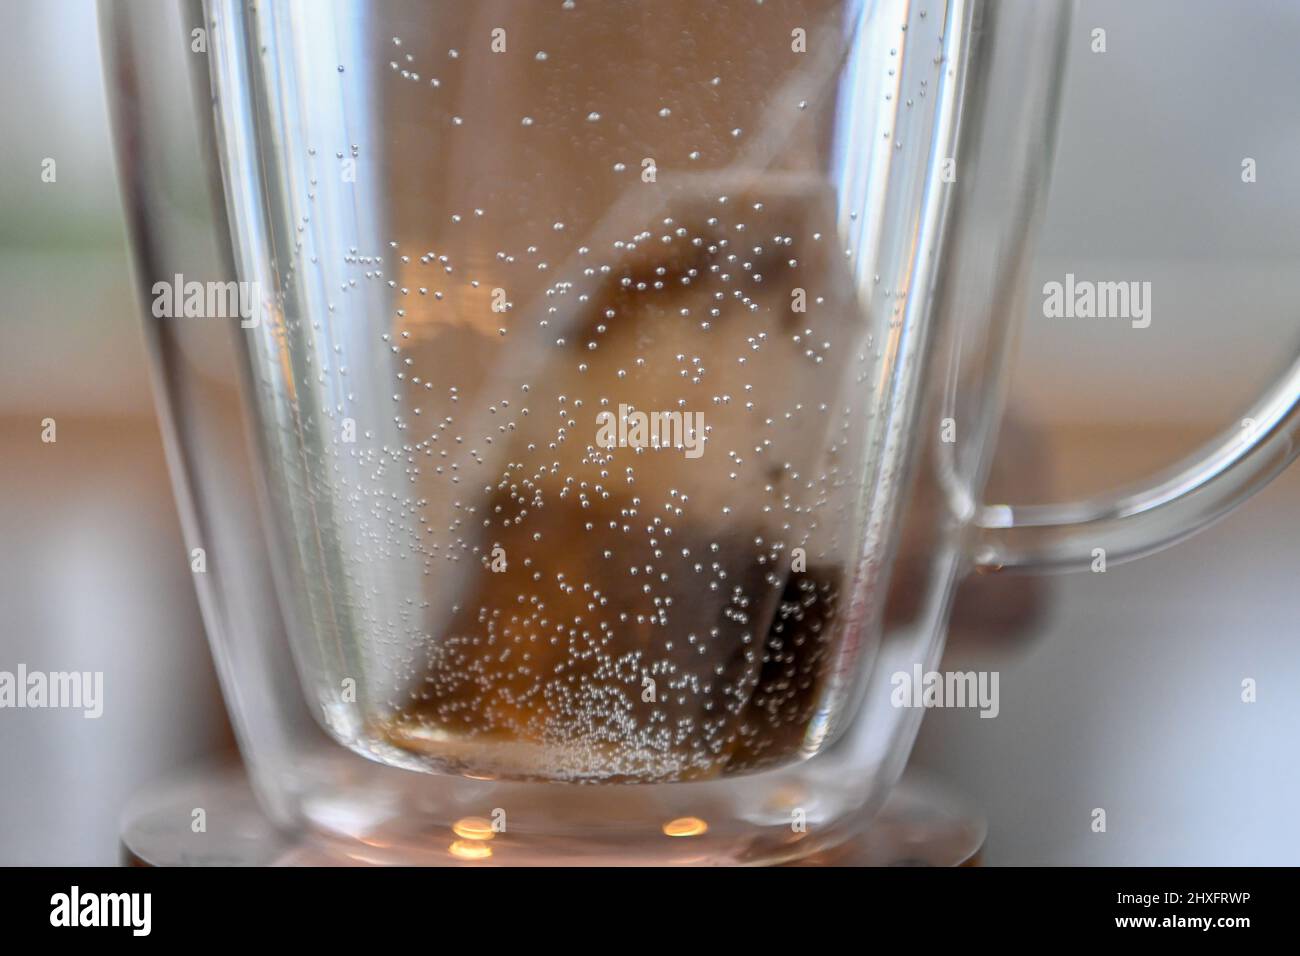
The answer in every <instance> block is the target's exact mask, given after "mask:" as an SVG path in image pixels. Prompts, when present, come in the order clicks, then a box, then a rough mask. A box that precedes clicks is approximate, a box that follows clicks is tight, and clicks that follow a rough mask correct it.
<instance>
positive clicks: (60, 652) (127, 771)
mask: <svg viewBox="0 0 1300 956" xmlns="http://www.w3.org/2000/svg"><path fill="white" fill-rule="evenodd" d="M131 2H144V3H148V2H152V0H131ZM1076 9H1077V13H1076V18H1075V23H1074V37H1073V40H1072V42H1071V61H1070V65H1069V70H1068V74H1067V81H1066V88H1065V96H1064V104H1063V118H1062V125H1061V133H1060V140H1059V148H1058V158H1057V163H1056V168H1055V173H1054V179H1053V190H1052V196H1051V200H1050V203H1049V207H1048V213H1047V218H1046V221H1045V228H1044V230H1043V233H1042V236H1041V239H1040V242H1039V245H1038V249H1037V256H1036V266H1035V270H1034V277H1035V279H1034V282H1035V286H1036V288H1041V286H1042V284H1043V283H1044V282H1047V281H1050V280H1061V279H1063V277H1064V275H1065V273H1067V272H1072V273H1074V274H1075V275H1076V276H1078V277H1080V278H1111V279H1135V280H1137V279H1141V280H1149V281H1151V283H1152V287H1153V313H1152V314H1153V321H1152V324H1151V326H1150V328H1147V329H1143V330H1140V331H1138V330H1133V329H1131V328H1129V327H1128V325H1127V324H1126V323H1123V322H1098V321H1087V320H1070V319H1052V320H1049V319H1045V318H1043V317H1042V315H1041V309H1039V308H1038V303H1039V302H1040V301H1041V300H1040V299H1039V298H1038V297H1037V296H1031V297H1030V300H1029V301H1030V304H1031V310H1030V312H1029V313H1028V314H1026V315H1025V316H1024V317H1023V323H1022V329H1023V331H1022V334H1021V341H1020V348H1019V353H1018V360H1017V364H1016V371H1015V375H1014V380H1013V394H1012V399H1011V407H1010V410H1009V422H1010V424H1009V426H1008V437H1007V440H1006V441H1005V442H1004V445H1005V447H1004V449H1003V450H1004V452H1006V453H1007V454H1004V456H1003V458H1002V460H1001V462H1000V463H999V467H998V469H997V473H996V474H995V476H994V480H993V487H992V488H991V489H990V496H991V498H992V499H996V500H1002V499H1003V498H1006V499H1010V500H1017V501H1021V500H1026V499H1027V498H1033V499H1037V500H1044V501H1046V500H1053V499H1059V498H1064V497H1067V496H1077V495H1082V494H1087V493H1090V492H1096V491H1101V490H1103V489H1105V488H1108V487H1112V486H1114V485H1117V484H1120V483H1123V482H1126V481H1129V480H1132V479H1136V478H1138V477H1140V476H1142V475H1143V474H1145V473H1147V472H1149V471H1150V470H1152V469H1153V468H1155V467H1159V466H1161V465H1164V464H1167V463H1169V462H1171V461H1173V460H1174V459H1176V458H1179V457H1181V456H1182V455H1184V454H1186V453H1189V452H1190V451H1191V450H1192V449H1193V448H1195V447H1196V446H1197V445H1198V444H1199V443H1200V442H1202V441H1204V440H1205V439H1207V438H1209V437H1210V436H1211V435H1212V434H1214V433H1215V432H1217V431H1218V430H1220V429H1222V428H1224V427H1225V426H1227V425H1229V424H1230V423H1233V422H1236V421H1238V420H1239V419H1240V417H1241V415H1242V413H1243V411H1244V409H1245V408H1246V407H1247V405H1248V404H1249V402H1250V401H1251V399H1252V398H1253V397H1254V396H1255V395H1256V393H1257V392H1258V391H1259V390H1260V388H1261V387H1262V386H1263V385H1264V383H1266V382H1267V381H1269V380H1270V379H1271V378H1273V377H1274V376H1275V375H1276V374H1277V373H1278V372H1279V371H1281V369H1283V368H1284V367H1285V366H1286V365H1287V364H1288V363H1289V362H1290V361H1291V359H1292V357H1293V356H1294V354H1295V349H1296V347H1297V345H1298V344H1300V295H1298V294H1297V293H1298V292H1300V272H1298V271H1297V270H1296V268H1295V263H1296V262H1297V260H1298V258H1300V178H1298V177H1297V176H1296V175H1295V169H1296V168H1297V162H1298V161H1300V115H1298V113H1300V108H1298V107H1297V106H1296V99H1295V91H1296V90H1297V89H1300V58H1297V57H1296V55H1295V50H1296V49H1297V46H1298V45H1300V7H1298V6H1297V5H1296V4H1295V3H1294V2H1292V0H1244V2H1232V3H1229V2H1228V0H1147V2H1144V3H1140V4H1136V3H1131V2H1126V0H1083V2H1081V3H1079V4H1078V5H1077V7H1076ZM1098 27H1099V28H1102V29H1105V30H1106V36H1107V51H1106V53H1104V54H1095V53H1092V52H1091V50H1090V37H1091V32H1092V30H1093V29H1094V28H1098ZM0 107H2V115H3V124H2V127H0V130H2V134H0V612H3V613H2V615H0V669H3V670H11V671H12V670H14V669H15V668H16V666H17V664H18V663H19V662H22V663H25V664H26V665H27V667H28V668H29V669H33V670H69V669H75V670H90V671H96V670H99V671H103V672H104V674H105V687H106V691H105V694H106V700H107V706H106V707H105V710H104V715H103V717H102V718H100V719H99V720H85V719H83V718H82V716H81V714H80V712H78V711H60V710H36V711H33V710H10V709H6V710H3V711H0V768H3V770H2V771H0V779H2V780H3V786H0V864H51V863H83V864H111V863H114V862H116V861H117V859H118V846H117V821H118V816H119V814H120V812H121V809H122V806H123V804H124V802H125V800H126V799H127V797H128V796H129V795H130V794H131V793H133V792H135V791H137V790H138V789H139V788H141V787H142V786H143V785H145V784H147V783H148V782H149V781H150V780H153V779H155V778H158V777H160V776H163V775H167V774H170V773H172V772H174V771H176V770H179V769H181V768H183V767H185V766H186V765H189V764H191V763H193V762H195V761H199V760H202V759H205V758H207V757H210V756H211V755H213V754H216V753H219V752H222V751H227V750H229V748H230V747H231V746H232V744H231V739H230V735H229V730H228V728H227V725H226V722H225V717H224V714H223V711H222V707H221V701H220V696H219V693H218V691H217V688H216V682H215V677H214V674H213V670H212V666H211V663H210V659H209V656H208V651H207V647H206V644H205V642H204V638H203V631H202V625H201V623H200V620H199V616H198V611H197V606H196V602H195V598H194V594H193V589H192V581H191V575H190V572H189V568H188V563H187V561H186V555H185V550H184V547H183V545H182V543H181V539H180V533H179V527H178V523H177V519H176V516H175V510H174V506H173V504H172V497H171V490H170V485H169V482H168V479H167V475H166V470H165V465H164V461H163V456H162V450H161V446H160V440H159V435H158V430H157V427H156V424H155V419H154V412H153V408H152V404H151V399H150V394H149V380H148V379H149V375H148V368H147V365H146V362H145V353H144V349H143V339H142V337H141V334H140V332H139V329H138V328H137V322H138V318H137V313H136V308H137V306H136V304H135V302H134V300H133V293H132V288H131V284H130V275H129V263H128V258H127V249H126V244H125V232H124V225H123V221H122V214H121V209H120V205H119V199H118V193H117V189H116V184H115V182H114V177H113V167H112V156H111V150H110V145H109V134H108V126H107V115H106V108H105V101H104V93H103V88H102V82H101V79H100V54H99V45H98V37H97V33H96V21H95V9H94V4H93V3H92V2H91V0H5V2H4V3H3V4H0ZM1247 157H1249V158H1252V159H1254V160H1255V162H1256V169H1257V181H1256V182H1254V183H1250V184H1247V183H1243V182H1242V178H1241V164H1242V161H1243V159H1245V158H1247ZM46 159H54V160H55V161H56V163H57V167H56V168H57V179H56V181H55V182H53V183H45V182H42V179H41V170H42V163H43V161H44V160H46ZM45 418H54V419H55V420H56V421H57V428H58V441H57V442H56V443H53V444H46V443H43V442H42V441H41V439H40V435H41V428H42V424H41V423H42V420H43V419H45ZM1297 569H1300V469H1296V468H1293V469H1292V470H1291V471H1290V472H1289V473H1288V474H1285V475H1283V476H1282V477H1281V478H1279V479H1278V480H1277V481H1275V482H1274V483H1273V484H1272V485H1271V486H1270V487H1269V488H1267V489H1266V490H1265V491H1263V492H1262V493H1261V494H1259V495H1258V496H1257V497H1256V498H1255V499H1253V500H1252V501H1250V502H1249V503H1247V504H1246V505H1245V506H1244V507H1243V508H1241V509H1240V510H1239V511H1238V512H1237V513H1235V514H1234V515H1233V516H1231V517H1230V518H1228V519H1227V520H1225V521H1223V522H1221V523H1220V524H1218V525H1216V526H1215V527H1213V528H1212V529H1210V530H1209V531H1207V532H1205V533H1203V534H1201V535H1199V536H1197V537H1196V538H1193V539H1192V540H1191V541H1189V542H1186V543H1184V544H1183V545H1181V546H1179V547H1177V548H1174V549H1173V550H1170V551H1167V552H1165V553H1163V554H1160V555H1156V556H1154V557H1150V558H1147V559H1145V560H1143V561H1140V562H1137V563H1135V564H1131V565H1125V566H1122V567H1116V568H1112V569H1110V570H1109V571H1108V572H1107V573H1105V574H1079V575H1074V576H1069V577H1058V578H1051V579H1034V580H1028V579H1011V578H1005V579H1003V578H999V579H987V578H981V579H974V580H971V581H969V582H967V583H966V584H965V585H964V586H963V590H962V594H961V597H960V599H959V601H958V611H957V614H956V616H955V619H954V626H953V634H952V637H951V639H950V644H949V652H948V654H947V657H946V660H945V667H948V668H960V669H967V668H980V669H993V670H998V671H1000V672H1001V713H1000V715H999V716H998V718H997V719H996V720H981V719H979V716H978V712H977V711H974V710H957V711H935V712H932V713H931V714H930V715H928V716H927V718H926V721H925V724H924V727H923V730H922V735H921V740H920V742H919V744H918V747H917V750H916V752H915V754H914V757H913V760H914V762H916V763H918V764H920V765H923V766H925V767H927V768H929V769H931V770H933V771H935V772H936V773H938V774H940V775H941V776H943V777H944V778H945V779H947V780H949V781H950V782H952V783H953V784H954V785H956V786H957V787H958V788H959V789H960V790H962V791H963V792H964V793H965V794H966V795H967V796H968V797H969V798H970V800H971V802H972V803H974V804H975V805H976V806H979V807H981V808H982V809H983V812H984V813H985V814H986V815H987V817H988V819H989V825H990V836H989V842H988V847H987V851H986V854H985V860H986V862H988V863H994V864H996V863H1017V864H1068V863H1083V864H1173V865H1182V864H1296V863H1300V820H1298V819H1297V814H1296V810H1295V808H1296V807H1297V806H1300V744H1298V743H1297V741H1296V732H1297V729H1298V728H1300V695H1298V694H1297V689H1298V688H1300V654H1298V653H1297V643H1298V642H1297V637H1298V636H1300V588H1296V587H1295V582H1296V577H1297ZM1245 678H1252V679H1254V680H1255V681H1256V683H1257V686H1258V700H1257V702H1256V703H1253V704H1246V703H1243V702H1242V700H1241V683H1242V680H1243V679H1245ZM1094 807H1104V808H1105V809H1106V811H1107V823H1108V827H1107V832H1106V833H1104V834H1097V833H1093V832H1091V829H1090V823H1091V819H1092V818H1091V811H1092V809H1093V808H1094Z"/></svg>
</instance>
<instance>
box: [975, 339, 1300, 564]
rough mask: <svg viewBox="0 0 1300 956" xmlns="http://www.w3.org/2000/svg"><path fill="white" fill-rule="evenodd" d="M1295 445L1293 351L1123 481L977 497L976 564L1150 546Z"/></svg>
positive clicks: (1218, 507)
mask: <svg viewBox="0 0 1300 956" xmlns="http://www.w3.org/2000/svg"><path fill="white" fill-rule="evenodd" d="M1297 454H1300V355H1298V356H1297V357H1296V359H1295V361H1293V362H1292V363H1291V366H1290V367H1289V368H1288V369H1287V370H1286V372H1285V373H1283V375H1282V377H1281V378H1280V379H1279V380H1278V381H1276V382H1275V383H1274V384H1273V385H1272V386H1271V387H1270V388H1269V390H1268V391H1267V392H1265V393H1264V395H1263V396H1262V397H1261V398H1260V399H1259V400H1258V401H1257V402H1256V403H1255V405H1254V406H1253V407H1252V408H1251V410H1250V411H1249V412H1248V413H1247V414H1246V415H1245V416H1244V417H1243V418H1242V419H1241V422H1240V423H1239V424H1238V425H1237V426H1234V427H1231V428H1229V429H1227V430H1226V431H1224V432H1222V433H1221V434H1219V435H1218V436H1217V437H1215V438H1214V439H1213V440H1211V441H1210V442H1209V443H1208V444H1206V445H1204V446H1203V447H1202V448H1200V449H1199V450H1198V451H1197V452H1195V453H1194V454H1192V455H1191V456H1190V457H1189V458H1187V459H1184V460H1183V461H1182V462H1180V463H1178V464H1176V465H1174V466H1172V467H1170V468H1167V469H1165V470H1164V471H1161V472H1159V473H1157V474H1156V475H1154V476H1152V477H1151V478H1149V479H1147V480H1145V481H1143V482H1141V483H1139V484H1137V485H1133V486H1130V487H1127V488H1124V489H1120V490H1117V491H1114V492H1110V493H1107V494H1103V495H1099V496H1097V497H1095V498H1090V499H1086V500H1082V501H1075V502H1067V503H1061V504H1051V505H1032V506H1017V505H1005V504H996V505H984V506H982V507H981V508H979V509H978V510H977V511H976V513H975V516H974V521H973V523H974V525H975V529H974V532H975V533H974V539H973V553H972V560H973V562H974V566H975V569H976V570H978V571H1000V570H1004V569H1006V570H1018V571H1070V570H1078V569H1083V568H1088V567H1092V566H1095V565H1096V563H1097V562H1098V560H1100V561H1103V562H1105V564H1103V565H1102V566H1103V567H1104V566H1106V565H1107V564H1115V563H1118V562H1121V561H1128V560H1132V559H1134V558H1139V557H1142V556H1144V555H1147V554H1151V553H1153V552H1155V551H1158V550H1160V549H1161V548H1163V547H1166V546H1167V545H1170V544H1173V543H1174V542H1176V541H1180V540H1182V539H1183V538H1186V537H1189V536H1190V535H1192V534H1195V533H1196V532H1197V531H1200V530H1201V529H1202V528H1205V527H1206V526H1207V525H1209V524H1211V523H1212V522H1214V521H1216V520H1217V519H1219V518H1221V517H1223V516H1224V515H1225V514H1227V513H1228V512H1229V511H1231V510H1232V509H1233V508H1234V507H1236V506H1237V505H1238V504H1240V503H1241V502H1242V501H1244V500H1245V499H1246V498H1248V497H1250V496H1251V495H1252V494H1254V493H1255V492H1256V491H1258V490H1259V489H1261V488H1263V487H1264V486H1265V485H1266V484H1268V482H1269V481H1271V480H1272V479H1273V478H1274V477H1276V476H1277V475H1278V474H1279V473H1280V472H1281V471H1282V470H1283V469H1285V468H1286V466H1287V465H1289V464H1290V463H1291V462H1292V461H1293V460H1294V459H1295V458H1296V456H1297Z"/></svg>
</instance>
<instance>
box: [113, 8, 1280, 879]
mask: <svg viewBox="0 0 1300 956" xmlns="http://www.w3.org/2000/svg"><path fill="white" fill-rule="evenodd" d="M1069 12H1070V11H1069V7H1068V5H1067V4H1064V3H1057V2H1050V0H1049V2H1042V0H1003V2H996V0H948V2H943V0H922V2H919V3H918V2H915V0H764V2H756V0H715V2H711V3H707V4H697V3H691V2H688V0H655V2H648V0H647V2H631V0H628V2H623V0H601V2H596V0H554V2H537V3H527V4H524V3H514V2H505V0H502V2H495V0H482V2H476V3H460V2H425V0H418V2H416V0H410V2H406V0H402V2H399V0H385V2H373V3H366V2H361V0H312V2H292V0H283V2H276V0H258V2H256V3H247V2H235V0H210V2H208V3H207V4H205V5H204V6H202V7H200V6H199V5H197V4H194V3H176V4H173V5H170V6H167V7H166V8H161V7H160V6H159V5H158V4H137V3H130V2H126V3H121V2H113V3H106V4H105V5H104V6H103V7H102V11H101V16H102V29H103V36H104V45H105V52H106V70H107V73H108V76H109V80H110V90H111V93H110V97H111V103H112V109H113V119H114V129H115V135H116V143H117V150H118V168H119V174H120V177H121V181H122V184H123V189H124V193H125V198H126V207H127V210H128V218H129V220H130V226H131V233H132V239H133V244H134V249H135V252H136V269H137V275H138V281H139V286H140V288H141V290H142V295H143V297H144V306H143V308H144V311H145V314H146V318H145V325H146V328H147V339H148V342H149V344H150V347H151V349H152V352H153V358H154V363H153V367H154V374H155V385H156V393H157V396H158V404H159V410H160V415H161V417H162V422H163V427H164V433H165V438H166V441H167V446H168V453H169V456H170V464H171V469H172V473H173V477H174V480H175V486H176V495H177V501H178V504H179V507H180V511H181V515H182V519H183V524H184V528H185V532H186V536H187V548H188V549H189V554H188V555H187V556H186V559H187V560H189V561H191V563H192V566H193V568H194V570H195V581H196V583H197V586H198V590H199V595H200V600H201V603H202V606H203V611H204V615H205V621H206V625H207V628H208V632H209V637H210V640H211V644H212V649H213V653H214V655H215V657H216V660H217V664H218V669H219V673H220V676H221V680H222V685H223V689H224V692H225V695H226V701H227V704H228V707H229V710H230V714H231V717H232V720H233V722H234V725H235V728H236V731H237V734H238V738H239V742H240V747H241V750H242V753H243V757H244V760H245V763H246V765H247V767H248V771H249V775H250V778H251V781H252V784H253V787H254V789H255V791H256V793H257V795H258V797H259V798H260V801H261V802H262V804H263V805H264V806H265V808H266V810H267V812H268V813H269V814H270V815H271V816H272V818H273V819H274V820H275V821H276V822H277V823H279V824H281V825H283V826H285V827H288V828H294V829H295V830H296V831H298V832H301V833H308V834H311V835H313V836H314V837H315V838H319V839H324V840H327V841H332V842H333V843H334V844H335V845H337V846H340V847H343V848H345V849H346V850H347V852H349V853H350V854H351V855H352V856H354V857H355V858H358V859H370V860H397V861H403V862H455V861H457V860H465V859H490V860H491V861H492V862H495V863H530V862H548V863H554V862H564V861H590V862H624V863H626V862H631V863H637V862H665V863H720V862H746V863H764V862H779V861H783V860H790V859H795V858H799V857H802V856H804V855H807V854H811V853H813V852H815V851H819V850H823V849H826V848H828V847H831V846H834V845H836V844H838V843H840V842H842V841H844V840H845V839H847V838H848V837H849V836H851V835H852V834H854V833H855V832H857V831H858V830H860V829H861V828H862V827H863V826H864V825H865V824H866V823H867V822H869V821H870V819H871V817H872V815H873V813H875V811H876V810H877V809H878V808H879V807H880V806H881V804H882V801H883V800H884V798H885V797H886V795H887V794H888V792H889V790H890V788H891V787H892V786H893V785H894V783H895V782H896V780H897V779H898V776H899V774H900V773H901V771H902V768H903V765H904V763H905V761H906V757H907V754H908V751H909V749H910V747H911V744H912V741H913V739H914V737H915V734H916V731H917V725H918V722H919V714H920V711H919V710H917V709H914V708H899V707H895V706H893V705H892V704H891V681H890V676H891V675H892V674H895V673H897V672H898V671H904V672H908V673H911V672H912V670H913V667H914V666H915V665H919V666H920V667H922V668H924V669H927V670H928V669H930V668H933V667H934V666H936V664H937V661H938V656H939V652H940V649H941V646H942V642H943V635H944V630H945V623H946V617H947V614H948V610H949V604H950V598H951V595H952V593H953V589H954V586H955V583H956V582H957V581H958V580H959V578H960V577H961V576H962V575H964V574H966V573H968V572H970V571H971V570H973V569H996V568H1003V567H1034V568H1062V569H1063V568H1070V567H1077V566H1087V565H1088V564H1089V563H1090V562H1091V561H1092V560H1093V555H1094V554H1095V549H1099V548H1100V549H1103V550H1104V551H1105V553H1106V555H1107V559H1108V560H1109V561H1110V562H1112V563H1113V562H1116V561H1119V560H1123V559H1125V558H1129V557H1134V556H1137V555H1140V554H1144V553H1147V552H1150V551H1152V550H1154V549H1156V548H1158V547H1160V546H1162V545H1164V544H1166V543H1168V542H1171V541H1173V540H1175V539H1177V538H1179V537H1181V536H1184V535H1186V534H1189V533H1191V532H1192V531H1194V530H1196V529H1197V528H1199V527H1202V526H1203V525H1204V524H1206V523H1207V522H1208V521H1210V520H1211V519H1213V518H1215V517H1217V516H1219V515H1221V514H1223V513H1224V512H1225V511H1226V510H1227V509H1228V508H1230V507H1231V506H1232V505H1234V504H1235V503H1237V502H1238V501H1240V500H1241V499H1242V498H1244V497H1245V496H1246V495H1247V494H1249V493H1250V492H1251V491H1253V490H1254V489H1256V488H1258V487H1260V486H1261V485H1262V484H1263V483H1264V482H1266V481H1267V480H1268V479H1269V478H1271V477H1272V476H1273V475H1275V474H1276V473H1277V472H1278V471H1279V470H1280V469H1281V468H1282V467H1283V466H1285V464H1286V463H1287V462H1288V461H1289V460H1290V459H1291V458H1292V457H1293V456H1294V455H1295V453H1296V444H1295V442H1296V432H1297V421H1298V416H1297V413H1296V410H1295V409H1296V400H1297V383H1298V382H1300V371H1298V370H1297V369H1296V368H1292V370H1291V371H1290V372H1289V373H1288V374H1287V377H1286V378H1285V380H1284V381H1282V382H1281V383H1280V384H1278V385H1277V386H1275V387H1274V388H1273V389H1272V390H1271V391H1270V392H1269V393H1268V394H1267V395H1265V396H1264V397H1263V398H1262V399H1261V400H1260V402H1259V403H1258V405H1257V406H1256V407H1255V408H1254V409H1252V410H1249V411H1246V412H1244V413H1243V414H1244V415H1245V416H1247V417H1249V418H1250V419H1252V420H1253V423H1254V427H1253V428H1251V429H1233V430H1232V432H1231V433H1230V434H1225V435H1224V437H1223V438H1222V439H1221V440H1220V441H1218V442H1216V443H1214V444H1212V445H1211V446H1210V447H1208V448H1206V449H1204V450H1203V451H1202V452H1200V453H1199V454H1198V455H1197V456H1195V458H1194V459H1192V460H1190V461H1189V462H1188V463H1185V464H1183V465H1180V466H1178V467H1176V468H1174V469H1172V470H1171V471H1169V472H1167V473H1165V474H1163V475H1160V476H1157V477H1156V478H1154V479H1152V480H1151V481H1149V482H1147V483H1145V484H1144V485H1143V486H1142V487H1139V488H1134V489H1128V490H1125V491H1123V492H1119V493H1116V494H1113V495H1110V496H1106V497H1104V498H1101V499H1098V500H1093V501H1087V502H1076V503H1072V504H1068V505H1059V506H1050V507H1034V508H1018V507H1008V506H1001V505H999V506H989V505H986V504H984V503H982V502H983V498H982V490H983V483H984V478H985V474H986V472H987V469H988V466H989V459H990V457H991V452H992V450H993V444H994V443H993V438H994V436H995V434H996V431H997V426H998V420H999V415H1000V411H1001V395H1002V387H1003V383H1004V380H1005V374H1004V373H1005V366H1006V359H1007V353H1008V343H1009V342H1010V340H1011V338H1012V331H1013V329H1012V326H1013V321H1012V319H1013V317H1014V316H1015V315H1016V314H1017V313H1018V312H1019V311H1021V310H1022V307H1023V305H1024V298H1023V292H1024V291H1025V290H1024V286H1025V278H1026V264H1027V258H1028V257H1027V252H1026V250H1027V244H1028V243H1029V241H1030V237H1031V236H1032V234H1033V230H1034V225H1035V222H1036V220H1037V218H1038V213H1039V211H1040V208H1041V206H1042V200H1043V197H1044V192H1045V186H1046V177H1047V173H1048V170H1049V166H1050V160H1051V155H1052V148H1051V147H1052V140H1053V135H1054V134H1053V130H1054V125H1055V119H1056V112H1057V99H1058V90H1059V86H1060V81H1061V75H1062V71H1063V64H1064V62H1065V58H1066V55H1067V49H1066V43H1065V37H1066V29H1067V25H1068V18H1069ZM918 503H920V504H918ZM903 567H906V569H907V570H906V573H905V574H901V575H899V574H896V575H894V576H893V578H892V580H891V569H896V568H903ZM900 594H904V595H905V597H906V601H901V600H899V595H900ZM891 595H892V596H891ZM902 604H905V605H906V607H907V609H908V610H907V611H906V613H903V612H900V611H899V610H898V607H899V606H900V605H902ZM792 821H793V823H792Z"/></svg>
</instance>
